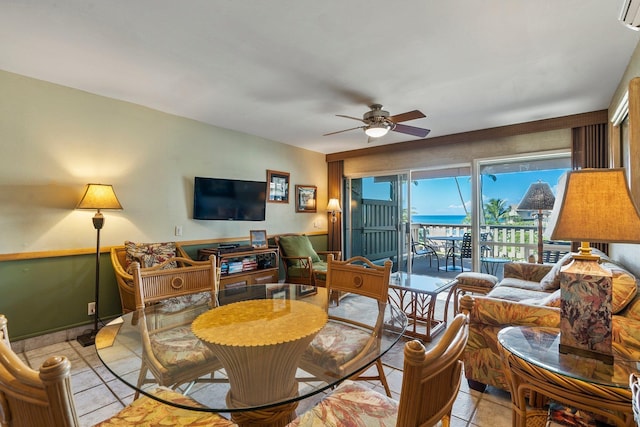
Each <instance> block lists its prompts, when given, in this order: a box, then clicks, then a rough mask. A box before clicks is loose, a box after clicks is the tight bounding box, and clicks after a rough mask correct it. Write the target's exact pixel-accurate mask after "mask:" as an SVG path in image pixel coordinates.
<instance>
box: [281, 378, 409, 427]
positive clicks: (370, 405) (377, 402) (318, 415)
mask: <svg viewBox="0 0 640 427" xmlns="http://www.w3.org/2000/svg"><path fill="white" fill-rule="evenodd" d="M397 418H398V403H397V402H396V401H395V400H393V399H390V398H388V397H387V396H384V395H382V394H380V393H378V392H376V391H373V390H371V389H370V388H367V387H366V386H364V385H360V384H356V383H354V382H353V381H345V382H343V383H342V384H340V386H338V388H336V389H335V390H334V391H333V392H332V393H330V394H329V395H327V397H325V398H324V399H322V401H320V403H318V404H317V405H316V406H314V407H313V408H311V409H310V410H308V411H307V412H305V413H304V414H302V415H300V416H299V417H298V418H296V419H295V420H293V421H292V422H291V423H289V424H288V425H287V426H288V427H341V426H354V427H355V426H395V425H396V420H397Z"/></svg>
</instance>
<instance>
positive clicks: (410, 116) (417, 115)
mask: <svg viewBox="0 0 640 427" xmlns="http://www.w3.org/2000/svg"><path fill="white" fill-rule="evenodd" d="M424 117H427V116H425V115H424V114H423V113H422V112H421V111H418V110H413V111H407V112H406V113H402V114H396V115H395V116H390V117H389V120H391V121H392V122H394V123H399V122H406V121H409V120H415V119H422V118H424Z"/></svg>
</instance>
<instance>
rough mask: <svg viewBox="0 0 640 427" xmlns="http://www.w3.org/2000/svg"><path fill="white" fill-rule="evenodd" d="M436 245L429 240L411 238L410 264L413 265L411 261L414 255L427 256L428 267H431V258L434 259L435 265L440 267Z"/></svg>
mask: <svg viewBox="0 0 640 427" xmlns="http://www.w3.org/2000/svg"><path fill="white" fill-rule="evenodd" d="M436 247H437V245H435V244H434V243H433V242H431V241H426V242H415V241H414V240H413V239H411V266H413V261H414V260H415V259H416V257H422V256H423V257H425V258H427V257H428V258H429V268H431V263H432V261H433V258H435V259H436V266H437V268H438V269H440V258H439V257H438V251H437V250H436Z"/></svg>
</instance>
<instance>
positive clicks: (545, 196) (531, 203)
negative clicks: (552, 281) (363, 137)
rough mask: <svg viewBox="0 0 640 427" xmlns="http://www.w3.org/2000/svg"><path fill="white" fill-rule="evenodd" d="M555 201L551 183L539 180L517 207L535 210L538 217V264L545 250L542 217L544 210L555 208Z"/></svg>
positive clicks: (530, 187)
mask: <svg viewBox="0 0 640 427" xmlns="http://www.w3.org/2000/svg"><path fill="white" fill-rule="evenodd" d="M555 201H556V198H555V197H554V195H553V192H552V191H551V187H549V184H547V183H546V182H542V181H540V180H538V182H534V183H533V184H531V185H530V186H529V189H528V190H527V192H526V194H525V195H524V197H523V198H522V200H521V201H520V204H519V205H518V208H517V209H518V210H519V211H535V212H534V213H533V215H534V216H536V217H538V264H542V251H543V240H542V218H543V217H544V213H543V212H542V211H550V210H551V209H553V204H554V202H555Z"/></svg>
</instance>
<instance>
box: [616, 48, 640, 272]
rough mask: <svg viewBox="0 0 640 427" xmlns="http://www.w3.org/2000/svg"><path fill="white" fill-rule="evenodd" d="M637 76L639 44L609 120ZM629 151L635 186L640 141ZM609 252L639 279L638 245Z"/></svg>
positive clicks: (639, 73) (639, 71)
mask: <svg viewBox="0 0 640 427" xmlns="http://www.w3.org/2000/svg"><path fill="white" fill-rule="evenodd" d="M638 76H640V44H638V46H636V49H635V51H634V52H633V55H632V56H631V59H630V61H629V64H628V65H627V69H626V70H625V72H624V74H623V76H622V79H621V80H620V83H619V85H618V88H617V89H616V91H615V93H614V96H613V98H612V99H611V103H610V105H609V119H612V118H613V115H614V112H615V110H616V108H617V107H618V105H619V104H620V102H621V100H622V98H623V96H624V95H625V94H626V93H627V90H628V88H629V82H630V81H631V79H633V78H634V77H638ZM631 120H638V118H637V117H635V118H634V117H631ZM615 138H616V134H615V132H612V143H614V144H615ZM630 151H631V156H630V158H631V159H630V161H631V167H632V174H633V177H632V180H633V181H635V183H634V185H636V186H637V185H638V183H640V141H637V140H631V141H630ZM614 166H617V165H614ZM639 191H640V190H637V189H636V191H634V195H636V196H635V197H636V204H638V203H639V202H638V199H637V194H638V193H639ZM609 252H610V255H611V256H612V257H613V258H614V259H616V260H618V261H620V262H621V263H623V264H624V265H625V266H627V267H628V268H629V269H630V270H631V271H632V272H633V273H634V274H635V275H636V276H638V277H640V245H629V244H615V245H611V246H610V249H609Z"/></svg>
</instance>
